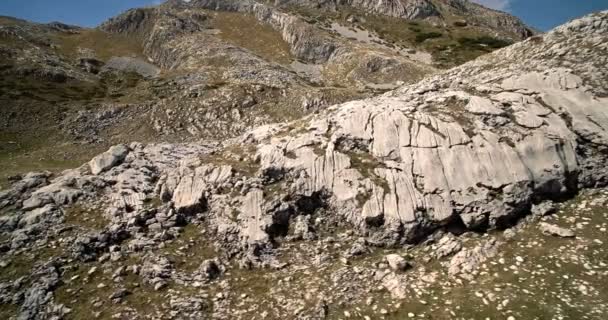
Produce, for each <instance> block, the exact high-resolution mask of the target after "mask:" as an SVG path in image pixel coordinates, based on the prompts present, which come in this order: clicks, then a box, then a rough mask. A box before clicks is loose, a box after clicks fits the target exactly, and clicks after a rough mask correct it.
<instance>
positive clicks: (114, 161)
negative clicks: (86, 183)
mask: <svg viewBox="0 0 608 320" xmlns="http://www.w3.org/2000/svg"><path fill="white" fill-rule="evenodd" d="M128 153H129V149H128V148H127V147H126V146H124V145H116V146H113V147H111V148H110V150H108V151H106V152H104V153H102V154H100V155H98V156H97V157H95V158H93V159H92V160H91V161H90V162H89V167H91V173H93V174H94V175H98V174H100V173H102V172H104V171H107V170H109V169H111V168H113V167H115V166H117V165H119V164H121V163H122V162H123V161H124V160H125V158H126V157H127V154H128Z"/></svg>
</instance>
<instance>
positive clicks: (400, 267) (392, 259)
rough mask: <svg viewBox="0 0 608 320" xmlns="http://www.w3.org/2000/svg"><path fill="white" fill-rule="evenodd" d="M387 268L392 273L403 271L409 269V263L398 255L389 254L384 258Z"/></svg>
mask: <svg viewBox="0 0 608 320" xmlns="http://www.w3.org/2000/svg"><path fill="white" fill-rule="evenodd" d="M384 260H386V262H387V263H388V266H389V267H390V268H391V269H393V270H394V271H404V270H407V269H408V268H409V267H410V264H409V262H407V260H405V259H404V258H403V257H402V256H400V255H398V254H389V255H387V256H385V257H384Z"/></svg>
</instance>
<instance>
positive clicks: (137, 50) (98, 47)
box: [55, 29, 145, 61]
mask: <svg viewBox="0 0 608 320" xmlns="http://www.w3.org/2000/svg"><path fill="white" fill-rule="evenodd" d="M55 42H56V43H58V48H57V52H58V53H59V54H61V55H63V56H64V57H66V58H68V59H71V60H74V59H76V58H78V57H80V52H79V51H80V50H81V49H90V50H93V51H94V52H95V57H96V58H97V59H99V60H102V61H107V60H108V59H110V58H111V57H121V56H123V57H137V58H145V55H144V54H143V47H142V45H141V42H140V41H139V40H138V39H136V38H133V37H129V36H126V35H122V34H114V33H107V32H104V31H102V30H99V29H83V30H80V31H79V32H78V33H58V34H56V35H55Z"/></svg>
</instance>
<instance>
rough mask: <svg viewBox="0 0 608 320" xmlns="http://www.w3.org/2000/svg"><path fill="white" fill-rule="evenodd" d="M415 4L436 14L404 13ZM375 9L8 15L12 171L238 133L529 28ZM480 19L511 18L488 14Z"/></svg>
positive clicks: (5, 117)
mask: <svg viewBox="0 0 608 320" xmlns="http://www.w3.org/2000/svg"><path fill="white" fill-rule="evenodd" d="M405 4H407V8H408V9H407V10H414V11H420V10H422V11H424V10H425V9H424V8H425V7H427V6H428V7H430V8H431V7H432V10H433V12H434V13H433V14H431V15H409V14H408V15H406V14H399V13H398V12H400V9H399V10H397V9H396V8H400V6H401V5H405ZM412 6H415V7H419V8H420V9H413V7H412ZM369 8H370V2H344V3H343V2H336V3H333V2H331V3H330V2H318V1H276V2H269V1H251V0H238V1H237V0H233V1H188V2H185V1H167V2H166V3H164V4H162V5H160V6H156V7H149V8H142V9H134V10H131V11H128V12H126V13H124V14H122V15H120V16H118V17H115V18H113V19H110V20H109V21H107V22H106V23H104V24H103V25H101V26H100V27H98V28H94V29H87V28H80V27H76V26H68V25H64V24H61V23H51V24H46V25H44V24H35V23H30V22H27V21H22V20H18V19H13V18H9V17H1V18H0V56H1V57H2V59H1V61H2V63H1V66H2V67H1V69H0V73H1V74H2V80H1V81H2V82H1V83H0V92H1V94H0V103H1V104H2V105H3V106H5V108H4V110H3V111H2V113H0V142H2V143H1V144H0V150H1V151H2V152H1V155H0V166H2V167H4V168H5V169H4V170H2V172H0V175H2V176H3V177H7V176H11V175H14V174H17V173H22V172H26V171H28V170H34V169H51V170H54V171H56V170H60V169H62V168H66V167H72V166H75V165H76V164H77V163H80V162H82V161H84V159H86V158H89V157H90V156H92V155H94V154H95V153H97V152H99V151H101V150H103V149H106V148H108V147H109V146H110V145H113V144H117V143H127V142H129V141H132V140H138V141H143V142H158V141H165V142H184V141H197V140H200V139H225V138H231V137H235V136H238V135H240V134H242V133H244V132H245V131H247V130H249V129H252V128H254V127H256V126H259V125H264V124H268V123H274V122H281V121H286V120H294V119H297V118H299V117H301V116H303V115H306V114H310V113H312V112H316V111H319V110H322V109H324V108H325V107H326V106H329V105H332V104H335V103H339V102H344V101H348V100H352V99H356V98H364V97H370V96H373V95H375V94H378V93H379V92H384V91H387V90H390V89H394V88H396V87H398V86H400V85H403V84H408V83H414V82H416V81H419V80H420V79H422V78H423V77H424V76H425V75H428V74H433V73H435V72H437V70H438V69H442V68H447V67H451V66H454V65H458V64H462V63H463V62H466V61H469V60H471V59H473V58H475V57H477V56H479V55H481V54H485V53H487V52H491V51H493V50H495V49H497V48H500V47H503V46H506V45H508V44H510V43H512V42H513V41H518V40H521V39H523V38H525V37H526V36H527V35H528V34H527V33H525V32H523V31H522V30H524V29H526V27H525V26H523V24H522V23H521V22H519V21H518V20H516V19H514V18H512V17H509V16H507V15H506V14H502V13H497V12H494V11H491V10H488V9H482V8H481V7H479V6H477V5H473V4H470V3H468V2H450V3H439V2H437V3H435V2H433V3H431V2H425V1H417V2H411V3H410V2H399V1H395V2H390V1H389V2H384V3H379V4H378V6H376V7H375V8H376V9H377V10H369ZM388 8H393V9H395V10H397V11H395V10H392V11H391V10H388ZM404 10H405V9H404ZM475 10H477V11H475ZM480 10H481V11H480ZM466 12H468V13H466ZM482 16H484V17H487V18H488V19H489V20H488V21H494V22H497V23H499V24H500V26H491V25H489V24H488V23H482V22H479V21H476V19H479V18H480V17H482ZM493 16H500V17H501V18H500V19H498V18H497V19H494V18H491V17H493ZM501 21H503V22H501ZM514 26H515V27H514ZM520 29H521V30H520ZM518 30H519V31H518ZM522 32H523V33H522ZM32 123H36V125H37V127H38V129H39V130H31V125H32ZM3 184H4V183H3Z"/></svg>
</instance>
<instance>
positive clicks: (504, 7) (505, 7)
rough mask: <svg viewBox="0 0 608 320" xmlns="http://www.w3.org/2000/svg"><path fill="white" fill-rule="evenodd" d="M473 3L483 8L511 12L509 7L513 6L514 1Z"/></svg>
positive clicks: (494, 0) (499, 0)
mask: <svg viewBox="0 0 608 320" xmlns="http://www.w3.org/2000/svg"><path fill="white" fill-rule="evenodd" d="M471 1H473V2H477V3H479V4H480V5H482V6H485V7H488V8H492V9H496V10H501V11H509V6H510V5H511V1H512V0H471Z"/></svg>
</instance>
